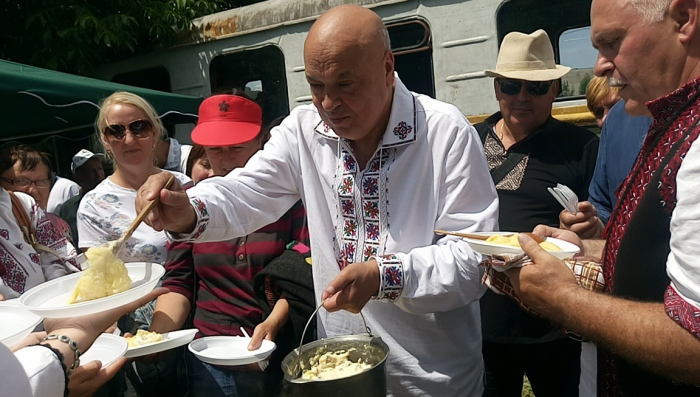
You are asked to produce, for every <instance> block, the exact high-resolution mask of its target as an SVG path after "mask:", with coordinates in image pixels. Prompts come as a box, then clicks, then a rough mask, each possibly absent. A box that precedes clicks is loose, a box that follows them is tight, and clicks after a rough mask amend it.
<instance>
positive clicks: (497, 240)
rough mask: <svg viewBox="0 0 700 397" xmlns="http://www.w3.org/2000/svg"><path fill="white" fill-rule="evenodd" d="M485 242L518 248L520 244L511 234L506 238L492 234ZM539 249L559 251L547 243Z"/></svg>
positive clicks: (516, 236) (554, 245)
mask: <svg viewBox="0 0 700 397" xmlns="http://www.w3.org/2000/svg"><path fill="white" fill-rule="evenodd" d="M486 242H487V243H491V244H498V245H507V246H509V247H518V248H520V243H519V242H518V233H513V234H511V235H507V236H504V235H502V234H493V235H491V236H489V238H487V239H486ZM540 247H542V249H543V250H545V251H561V248H559V246H557V245H556V244H553V243H550V242H548V241H543V242H541V243H540Z"/></svg>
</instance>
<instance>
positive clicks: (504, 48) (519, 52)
mask: <svg viewBox="0 0 700 397" xmlns="http://www.w3.org/2000/svg"><path fill="white" fill-rule="evenodd" d="M570 70H571V68H570V67H568V66H561V65H557V64H555V63H554V50H552V43H551V42H550V41H549V36H547V32H545V31H544V30H542V29H539V30H536V31H535V32H533V33H532V34H524V33H520V32H510V33H508V34H507V35H506V37H504V38H503V43H501V50H500V51H499V53H498V61H497V62H496V69H494V70H485V71H484V73H485V74H486V75H487V76H489V77H502V78H507V79H518V80H528V81H549V80H556V79H558V78H561V77H562V76H564V75H565V74H567V73H569V71H570Z"/></svg>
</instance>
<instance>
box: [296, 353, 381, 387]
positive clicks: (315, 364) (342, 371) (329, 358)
mask: <svg viewBox="0 0 700 397" xmlns="http://www.w3.org/2000/svg"><path fill="white" fill-rule="evenodd" d="M352 351H355V349H350V350H347V351H345V350H339V351H335V352H327V353H323V354H318V353H317V354H315V355H314V356H313V357H311V358H310V359H309V364H311V368H310V369H308V370H305V371H304V372H303V373H302V375H301V378H302V379H306V380H317V379H339V378H345V377H347V376H351V375H355V374H359V373H360V372H363V371H365V370H368V369H370V368H371V367H372V365H371V364H368V363H363V362H362V359H360V360H359V361H358V362H352V361H350V360H349V359H348V355H349V354H350V353H351V352H352Z"/></svg>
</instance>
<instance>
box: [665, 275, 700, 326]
mask: <svg viewBox="0 0 700 397" xmlns="http://www.w3.org/2000/svg"><path fill="white" fill-rule="evenodd" d="M664 308H665V309H666V313H667V314H668V316H669V317H671V318H672V319H673V321H675V322H676V323H678V324H680V325H681V326H682V327H683V328H685V329H686V330H687V331H688V332H690V333H691V334H693V335H695V337H696V338H700V310H698V308H696V307H695V306H693V305H691V304H690V303H688V302H687V301H685V300H684V299H683V297H681V296H680V295H678V291H676V290H675V289H674V288H673V287H672V286H670V285H669V286H668V289H666V296H665V297H664Z"/></svg>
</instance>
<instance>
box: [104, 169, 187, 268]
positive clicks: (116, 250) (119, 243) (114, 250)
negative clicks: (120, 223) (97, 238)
mask: <svg viewBox="0 0 700 397" xmlns="http://www.w3.org/2000/svg"><path fill="white" fill-rule="evenodd" d="M174 181H175V177H174V176H173V175H170V178H168V180H167V181H166V182H165V185H164V186H163V189H167V188H169V187H170V186H172V184H173V182H174ZM159 202H160V194H158V195H157V196H156V198H154V199H153V201H151V202H150V203H148V205H147V206H145V207H144V208H143V209H142V210H141V212H140V213H139V215H138V216H137V217H136V219H134V221H133V222H131V226H129V228H128V229H127V230H126V232H124V234H122V236H121V237H119V240H117V241H114V242H112V243H110V244H111V245H112V254H113V255H114V256H115V257H116V256H118V255H119V251H121V249H122V247H123V246H124V243H126V241H127V240H129V238H131V235H132V234H134V231H136V229H137V228H138V227H139V225H140V224H141V222H143V220H144V219H146V216H147V215H148V214H149V213H150V212H151V210H153V208H155V206H156V205H158V203H159Z"/></svg>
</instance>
